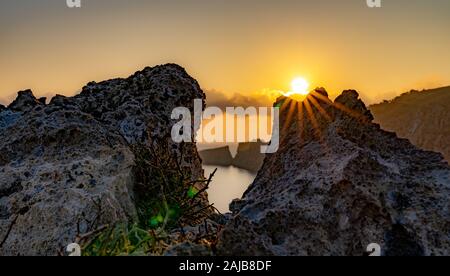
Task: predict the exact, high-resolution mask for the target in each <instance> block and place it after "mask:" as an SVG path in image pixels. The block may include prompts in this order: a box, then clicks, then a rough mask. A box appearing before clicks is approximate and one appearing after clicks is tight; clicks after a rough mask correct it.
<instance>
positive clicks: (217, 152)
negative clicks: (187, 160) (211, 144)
mask: <svg viewBox="0 0 450 276" xmlns="http://www.w3.org/2000/svg"><path fill="white" fill-rule="evenodd" d="M199 155H200V158H201V159H202V163H203V164H204V165H213V166H224V167H226V166H231V164H232V163H233V156H231V153H230V147H228V146H226V147H221V148H215V149H208V150H202V151H200V152H199Z"/></svg>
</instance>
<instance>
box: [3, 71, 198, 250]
mask: <svg viewBox="0 0 450 276" xmlns="http://www.w3.org/2000/svg"><path fill="white" fill-rule="evenodd" d="M204 98H205V95H204V93H203V91H202V90H201V88H200V86H199V85H198V83H197V82H196V81H195V80H194V79H192V78H191V77H190V76H189V75H188V74H187V73H186V71H185V70H184V69H183V68H181V67H179V66H177V65H173V64H168V65H164V66H157V67H153V68H146V69H144V70H143V71H140V72H137V73H135V74H134V75H132V76H130V77H129V78H126V79H114V80H109V81H105V82H101V83H95V82H92V83H89V84H88V85H87V86H85V87H84V88H83V90H82V91H81V93H80V94H79V95H77V96H74V97H64V96H55V97H54V98H53V99H51V101H50V103H49V104H46V103H45V99H40V100H37V99H36V98H35V97H34V96H33V94H32V92H31V91H29V90H27V91H23V92H19V95H18V97H17V99H16V100H15V101H14V102H13V103H11V104H10V105H9V106H8V108H7V109H5V108H4V107H1V108H0V255H18V254H20V255H56V254H58V251H59V250H62V249H63V248H64V247H65V246H67V245H68V244H69V243H72V242H74V238H75V236H76V235H77V234H78V233H79V234H83V233H85V232H86V231H89V229H92V228H93V227H94V229H95V227H96V226H98V225H104V224H112V223H116V222H127V221H129V220H133V219H134V218H135V217H136V206H135V197H136V195H135V194H134V190H135V189H134V185H135V183H136V179H135V178H134V175H133V165H134V154H133V151H132V149H131V148H132V147H133V146H134V145H136V144H144V145H153V146H156V147H169V148H170V149H171V150H172V151H173V152H174V153H176V154H178V155H181V153H183V154H182V156H183V160H181V166H182V167H183V169H184V170H187V171H189V173H190V175H192V177H193V178H195V179H198V178H200V177H203V170H202V168H201V161H200V158H199V157H198V154H197V150H196V147H195V144H174V143H173V142H172V140H171V139H170V137H171V136H170V132H171V128H172V126H173V124H174V123H176V121H173V120H171V118H170V115H171V112H172V109H173V108H175V107H178V106H185V107H188V108H190V109H191V110H192V112H193V102H194V101H193V100H194V99H204ZM193 133H195V132H193ZM199 188H200V187H199Z"/></svg>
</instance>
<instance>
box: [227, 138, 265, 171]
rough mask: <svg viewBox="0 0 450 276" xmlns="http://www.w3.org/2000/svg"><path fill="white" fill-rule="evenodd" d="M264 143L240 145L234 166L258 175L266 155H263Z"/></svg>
mask: <svg viewBox="0 0 450 276" xmlns="http://www.w3.org/2000/svg"><path fill="white" fill-rule="evenodd" d="M262 145H264V143H263V142H261V141H260V140H258V141H257V142H249V143H240V144H239V147H238V151H237V155H236V157H235V158H234V159H233V166H235V167H237V168H240V169H244V170H247V171H250V172H253V173H257V172H258V171H259V169H260V168H261V167H262V164H263V162H264V156H265V155H264V154H263V153H261V146H262Z"/></svg>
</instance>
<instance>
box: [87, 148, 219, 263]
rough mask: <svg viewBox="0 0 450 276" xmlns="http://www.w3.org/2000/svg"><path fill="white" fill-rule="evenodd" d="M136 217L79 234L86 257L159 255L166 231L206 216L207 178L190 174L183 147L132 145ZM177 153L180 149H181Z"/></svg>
mask: <svg viewBox="0 0 450 276" xmlns="http://www.w3.org/2000/svg"><path fill="white" fill-rule="evenodd" d="M133 152H134V154H135V165H134V168H133V171H134V177H135V181H136V185H135V191H134V192H135V195H136V199H135V200H136V209H137V213H138V221H137V222H135V223H133V224H130V225H126V224H117V225H112V226H105V227H103V228H102V229H98V230H95V231H93V232H92V233H89V234H87V235H85V236H84V237H83V238H82V243H81V244H82V252H83V255H85V256H120V255H158V254H161V253H163V252H164V249H165V247H167V243H166V241H167V240H168V239H169V238H170V237H169V236H168V235H167V233H168V232H170V231H171V230H173V229H175V228H180V229H183V227H185V226H192V225H196V224H200V223H202V222H204V221H206V219H207V218H209V217H210V216H211V214H213V212H214V207H213V205H212V204H211V205H210V204H208V201H207V195H206V190H207V189H208V187H209V184H210V183H211V180H212V178H213V176H214V174H215V172H216V171H214V173H212V174H211V175H210V177H209V178H208V179H204V178H203V177H202V178H201V179H193V177H192V174H191V171H190V168H189V167H187V168H183V167H182V166H181V162H182V160H183V152H184V150H183V147H182V148H181V150H179V151H171V150H170V149H169V146H167V147H155V146H153V144H151V146H148V145H136V146H133ZM180 152H181V154H180Z"/></svg>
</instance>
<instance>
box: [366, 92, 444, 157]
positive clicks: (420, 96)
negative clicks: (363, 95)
mask: <svg viewBox="0 0 450 276" xmlns="http://www.w3.org/2000/svg"><path fill="white" fill-rule="evenodd" d="M369 109H370V110H371V112H372V113H373V115H374V117H375V122H376V123H379V124H380V125H381V127H382V128H383V129H385V130H389V131H394V132H396V133H397V134H398V135H399V136H400V137H403V138H407V139H409V140H410V141H411V142H412V143H413V144H414V145H416V146H418V147H420V148H423V149H427V150H432V151H437V152H441V153H442V154H443V155H444V157H445V158H446V160H447V161H449V162H450V86H447V87H442V88H437V89H430V90H424V91H416V90H412V91H410V92H408V93H405V94H402V95H401V96H398V97H396V98H395V99H393V100H392V101H385V102H383V103H380V104H376V105H372V106H370V107H369Z"/></svg>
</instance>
